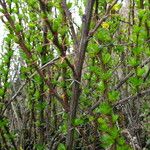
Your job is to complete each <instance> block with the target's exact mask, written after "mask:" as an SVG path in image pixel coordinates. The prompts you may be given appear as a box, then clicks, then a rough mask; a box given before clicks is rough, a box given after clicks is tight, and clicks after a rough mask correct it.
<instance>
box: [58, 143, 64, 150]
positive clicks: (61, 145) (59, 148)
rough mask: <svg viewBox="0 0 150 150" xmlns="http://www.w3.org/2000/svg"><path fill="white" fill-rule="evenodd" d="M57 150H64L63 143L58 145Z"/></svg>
mask: <svg viewBox="0 0 150 150" xmlns="http://www.w3.org/2000/svg"><path fill="white" fill-rule="evenodd" d="M57 150H66V146H65V145H64V144H63V143H59V145H58V148H57Z"/></svg>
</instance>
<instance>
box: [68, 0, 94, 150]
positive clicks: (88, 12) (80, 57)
mask: <svg viewBox="0 0 150 150" xmlns="http://www.w3.org/2000/svg"><path fill="white" fill-rule="evenodd" d="M94 2H95V0H88V1H87V6H86V9H85V14H84V15H83V19H82V32H81V39H80V44H79V48H78V52H79V53H77V54H76V58H75V60H76V62H75V74H74V83H73V87H72V100H71V104H70V114H69V122H68V135H67V141H66V143H67V149H68V150H72V149H73V141H74V127H73V121H74V119H75V118H76V113H77V108H78V102H79V96H80V93H81V92H80V91H81V89H80V85H79V83H80V81H81V75H82V68H83V63H84V59H85V52H86V48H87V44H88V40H87V36H88V33H89V27H90V22H91V17H92V10H93V6H94Z"/></svg>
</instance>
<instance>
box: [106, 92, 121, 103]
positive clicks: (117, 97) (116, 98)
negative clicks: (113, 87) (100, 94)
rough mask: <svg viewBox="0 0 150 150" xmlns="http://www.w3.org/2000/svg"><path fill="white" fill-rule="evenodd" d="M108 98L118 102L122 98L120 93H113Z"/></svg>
mask: <svg viewBox="0 0 150 150" xmlns="http://www.w3.org/2000/svg"><path fill="white" fill-rule="evenodd" d="M108 97H109V99H110V100H111V101H113V102H114V101H116V100H118V99H119V97H120V93H119V92H118V91H111V92H109V93H108Z"/></svg>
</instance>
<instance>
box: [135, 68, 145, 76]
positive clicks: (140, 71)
mask: <svg viewBox="0 0 150 150" xmlns="http://www.w3.org/2000/svg"><path fill="white" fill-rule="evenodd" d="M144 73H145V68H137V75H138V76H139V77H141V76H142V75H143V74H144Z"/></svg>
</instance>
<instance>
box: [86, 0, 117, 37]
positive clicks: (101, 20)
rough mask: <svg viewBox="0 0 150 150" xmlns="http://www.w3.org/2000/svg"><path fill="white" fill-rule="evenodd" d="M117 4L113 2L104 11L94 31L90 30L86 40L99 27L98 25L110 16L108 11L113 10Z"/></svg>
mask: <svg viewBox="0 0 150 150" xmlns="http://www.w3.org/2000/svg"><path fill="white" fill-rule="evenodd" d="M117 2H118V0H115V1H114V2H113V3H112V4H111V5H110V6H109V7H108V8H107V10H106V12H105V15H104V16H103V17H102V18H101V19H100V20H99V21H98V22H97V24H96V25H95V27H94V29H92V30H91V31H90V32H89V35H88V39H89V38H90V37H92V36H93V35H94V33H95V32H96V31H97V29H98V28H99V27H100V25H101V24H102V23H103V22H104V21H105V20H106V19H107V18H108V17H109V16H110V11H111V9H112V8H113V6H114V5H115V4H116V3H117Z"/></svg>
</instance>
